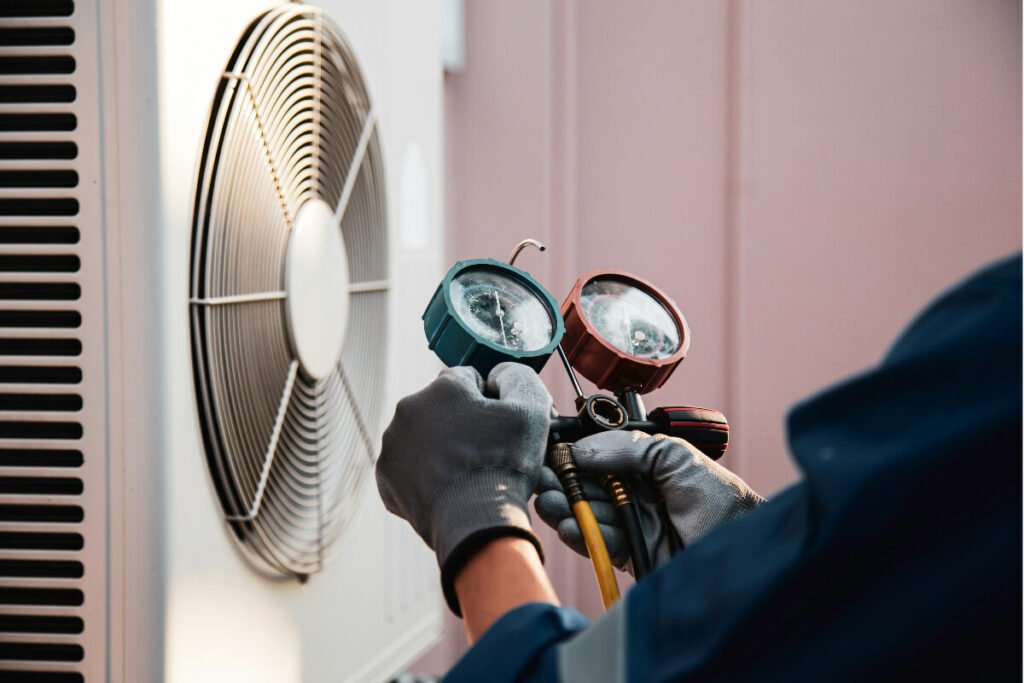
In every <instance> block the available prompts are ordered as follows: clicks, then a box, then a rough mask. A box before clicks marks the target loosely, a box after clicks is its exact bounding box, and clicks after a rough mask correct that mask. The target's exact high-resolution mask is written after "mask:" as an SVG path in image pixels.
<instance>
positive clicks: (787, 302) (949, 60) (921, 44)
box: [730, 0, 1021, 491]
mask: <svg viewBox="0 0 1024 683" xmlns="http://www.w3.org/2000/svg"><path fill="white" fill-rule="evenodd" d="M743 7H744V12H743V19H742V27H741V30H742V31H743V35H744V40H743V43H742V45H741V49H742V62H741V67H740V68H741V77H742V90H741V92H740V94H739V103H740V108H741V110H742V116H743V120H742V129H741V130H740V131H739V135H740V141H739V149H740V153H739V159H738V173H739V175H740V177H741V187H742V188H743V191H742V192H741V193H740V195H739V196H738V197H737V198H736V200H737V201H738V202H739V204H740V210H739V211H738V216H737V219H738V225H737V234H738V236H739V241H738V253H737V254H736V258H737V259H738V261H737V268H736V272H737V274H738V277H739V281H738V285H737V295H738V304H739V309H738V313H739V315H738V321H737V322H738V325H737V327H736V329H735V330H734V335H735V339H736V343H737V344H738V347H737V356H736V358H735V361H736V363H737V365H736V366H735V369H736V372H735V373H734V375H733V378H734V381H735V382H736V388H735V391H734V395H735V397H736V402H735V403H734V405H733V406H732V411H733V412H732V414H731V416H730V417H731V419H732V424H733V427H734V429H735V433H736V441H735V444H736V447H737V450H739V451H740V452H741V453H743V454H744V456H745V457H744V458H743V462H742V468H741V473H742V474H743V475H744V476H746V477H748V478H749V480H750V481H751V482H753V483H754V485H755V486H757V487H759V488H761V489H763V490H765V491H772V490H775V489H777V488H778V487H779V486H781V485H782V484H785V483H787V482H788V481H790V480H791V479H792V478H793V477H794V476H795V473H794V471H793V469H792V468H791V467H790V466H789V457H788V455H787V452H786V448H785V444H784V433H783V428H782V427H783V425H782V421H781V418H782V416H783V415H784V413H785V411H786V409H787V407H788V406H790V405H792V404H793V403H794V402H795V401H796V400H798V399H800V398H802V397H804V396H806V395H807V394H808V393H809V392H812V391H814V390H816V389H818V388H821V387H823V386H824V385H826V384H828V383H831V382H833V381H835V380H838V379H840V378H842V377H844V376H847V375H849V374H850V373H852V372H855V371H857V370H859V369H861V368H864V367H866V366H868V365H870V364H872V363H874V362H876V361H877V360H878V359H879V358H880V356H881V355H882V354H883V353H884V351H885V349H886V347H887V345H888V344H889V343H890V342H891V341H892V339H893V337H894V336H895V335H896V333H897V332H898V331H899V329H900V328H901V327H902V326H903V325H904V324H905V323H906V322H908V321H909V318H910V316H911V315H913V313H914V312H915V311H917V310H918V309H919V308H921V307H922V306H923V305H924V304H925V302H926V301H928V300H929V299H930V298H932V297H933V296H934V295H935V294H936V293H937V292H938V291H939V290H941V289H942V288H944V287H946V286H948V285H949V284H951V283H952V282H953V280H954V279H956V278H959V277H961V276H963V275H965V274H967V273H968V272H969V271H971V270H972V269H974V268H976V267H977V266H979V265H980V264H982V263H984V262H986V261H988V260H991V259H993V258H995V257H996V256H999V255H1002V254H1005V253H1008V252H1010V251H1012V250H1015V249H1019V248H1020V229H1021V213H1020V211H1021V203H1020V201H1021V197H1020V188H1021V169H1020V154H1021V128H1020V123H1021V108H1020V107H1021V91H1020V83H1021V73H1020V65H1021V57H1020V11H1021V10H1020V4H1019V3H1017V2H1010V1H1005V2H999V1H994V0H985V1H982V2H969V3H965V2H959V1H958V0H948V1H941V2H940V1H935V0H904V1H901V2H890V1H888V0H878V1H875V2H864V1H861V2H842V3H808V2H800V1H799V0H785V1H779V2H772V3H759V2H750V3H745V4H744V6H743Z"/></svg>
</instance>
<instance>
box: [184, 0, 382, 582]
mask: <svg viewBox="0 0 1024 683" xmlns="http://www.w3.org/2000/svg"><path fill="white" fill-rule="evenodd" d="M314 200H319V201H322V202H325V203H326V204H327V205H328V206H330V207H332V208H333V211H334V216H333V226H336V227H337V229H338V230H340V231H341V234H342V240H343V242H344V248H345V252H346V254H347V264H348V273H349V286H348V292H337V291H323V292H321V293H320V295H319V296H318V298H317V299H316V300H315V301H314V302H313V303H314V304H315V305H316V306H319V307H322V310H324V311H328V309H329V307H332V306H335V307H336V306H340V305H342V299H341V297H346V298H347V308H348V315H347V320H348V323H347V328H346V330H347V331H346V332H345V334H344V342H343V345H342V347H341V348H340V349H339V353H338V360H337V362H336V363H335V364H334V366H333V368H332V369H331V370H330V371H329V372H327V373H326V374H324V373H320V372H316V373H314V372H311V371H310V370H308V369H307V368H306V367H304V366H303V362H302V359H301V357H300V355H299V354H298V353H297V350H296V348H295V344H294V343H293V335H292V336H290V333H295V332H297V331H296V330H290V329H289V325H290V319H289V315H288V305H289V301H288V298H289V292H288V291H287V286H286V282H287V280H286V277H285V265H286V257H287V254H288V249H289V244H290V242H289V238H290V236H291V233H292V232H293V229H294V228H295V218H296V216H297V215H298V214H299V209H300V208H302V207H303V206H304V205H305V204H306V203H307V202H311V201H314ZM386 220H387V216H386V205H385V196H384V177H383V169H382V160H381V152H380V143H379V140H378V136H377V130H376V116H375V115H374V112H373V110H372V107H371V106H370V100H369V96H368V94H367V91H366V87H365V84H364V83H363V79H362V76H361V75H360V70H359V67H358V64H357V63H356V61H355V58H354V57H353V56H352V53H351V51H350V50H349V48H348V46H347V45H346V43H345V41H344V39H343V38H342V37H341V35H340V33H339V32H338V31H337V29H336V28H335V27H334V26H333V25H332V24H331V23H330V21H329V20H328V19H327V18H325V17H324V16H323V15H322V14H321V12H320V10H319V9H318V8H315V7H310V6H303V5H288V6H282V7H279V8H276V9H273V10H270V11H269V12H267V13H265V14H263V15H261V16H260V17H258V18H257V19H256V20H255V21H253V23H252V24H251V25H250V26H249V27H248V29H247V30H246V31H245V32H244V33H243V35H242V38H241V39H240V42H239V44H238V47H237V48H236V50H235V53H234V55H233V56H232V58H231V60H230V62H229V63H228V67H227V70H226V71H225V73H224V75H223V77H222V79H221V81H220V84H219V86H218V89H217V93H216V96H215V100H214V104H213V109H212V112H211V116H210V123H209V127H208V130H207V137H206V143H205V146H204V150H203V156H202V160H201V163H200V168H199V175H198V181H197V187H196V200H195V210H194V224H193V242H192V253H193V260H192V279H191V320H192V347H193V349H192V350H193V364H194V370H195V381H196V394H197V398H198V404H199V408H200V418H201V422H202V427H203V437H204V442H205V449H206V455H207V461H208V464H209V469H210V472H211V475H212V477H213V479H214V483H215V486H216V489H217V493H218V496H219V498H220V502H221V505H222V507H223V510H224V515H225V519H227V520H228V522H229V524H230V525H231V527H232V529H233V531H234V533H235V536H236V537H237V538H238V540H239V541H240V542H241V543H242V545H243V547H244V548H246V549H247V550H248V551H249V552H250V555H252V556H253V557H254V558H258V560H259V561H260V564H261V565H262V566H263V567H264V568H266V569H269V570H271V571H272V572H274V573H281V574H289V575H295V576H299V577H300V578H301V577H304V576H306V575H308V574H310V573H312V572H315V571H317V570H319V569H320V568H321V567H322V566H323V563H324V559H325V553H326V551H327V549H328V548H329V546H330V545H331V543H332V542H333V541H334V540H335V539H337V538H338V537H339V536H340V535H341V534H342V533H343V532H344V530H345V528H346V526H347V524H348V523H349V522H350V521H351V518H352V516H353V514H354V513H355V511H356V508H357V507H358V504H359V500H360V494H361V493H362V492H364V491H365V489H366V487H365V486H364V485H363V484H364V483H365V478H366V476H367V474H368V473H369V472H370V471H371V469H372V466H373V461H374V457H375V453H376V439H377V430H378V423H379V420H380V405H381V399H382V395H381V384H382V379H383V372H384V347H385V345H386V308H387V287H388V282H387V276H388V273H387V244H386ZM328 317H329V316H328Z"/></svg>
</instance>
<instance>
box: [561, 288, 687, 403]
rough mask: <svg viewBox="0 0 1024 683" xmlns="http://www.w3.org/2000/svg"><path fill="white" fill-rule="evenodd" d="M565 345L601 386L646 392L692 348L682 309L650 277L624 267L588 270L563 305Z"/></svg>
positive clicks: (582, 371)
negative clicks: (649, 280)
mask: <svg viewBox="0 0 1024 683" xmlns="http://www.w3.org/2000/svg"><path fill="white" fill-rule="evenodd" d="M562 316H563V317H564V318H565V337H564V338H563V340H562V346H563V347H564V349H565V353H566V355H567V356H568V358H569V362H570V363H571V364H572V366H573V367H574V368H576V370H577V371H578V372H579V373H580V374H581V375H583V376H584V377H586V378H587V379H589V380H590V381H591V382H593V383H594V384H596V385H597V386H598V387H599V388H601V389H607V390H610V391H613V392H615V393H618V392H620V391H622V390H623V389H634V390H635V391H637V392H638V393H641V394H646V393H648V392H650V391H654V390H655V389H657V388H658V387H660V386H661V385H662V384H664V383H665V382H666V381H667V380H668V378H669V377H670V376H671V375H672V372H673V371H674V370H675V369H676V366H677V365H679V362H680V361H682V360H683V358H685V357H686V351H687V349H689V348H690V328H689V327H688V326H687V324H686V319H685V318H684V317H683V314H682V313H680V311H679V308H678V307H677V306H676V305H675V303H673V302H672V300H671V299H669V298H668V297H667V296H665V294H664V293H662V292H661V290H659V289H658V288H657V287H655V286H654V285H652V284H651V283H649V282H647V281H646V280H644V279H642V278H639V277H637V276H636V275H630V274H629V273H625V272H622V271H619V270H600V271H596V272H593V273H588V274H587V275H584V276H583V277H581V278H580V279H578V280H577V281H576V284H575V285H573V288H572V292H570V293H569V296H568V297H567V298H566V300H565V302H563V303H562Z"/></svg>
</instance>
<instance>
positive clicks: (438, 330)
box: [423, 259, 565, 378]
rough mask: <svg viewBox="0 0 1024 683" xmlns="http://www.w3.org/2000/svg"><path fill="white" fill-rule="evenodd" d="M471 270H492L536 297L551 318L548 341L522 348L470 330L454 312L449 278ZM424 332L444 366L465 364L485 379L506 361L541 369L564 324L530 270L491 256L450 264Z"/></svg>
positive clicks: (425, 320) (433, 299)
mask: <svg viewBox="0 0 1024 683" xmlns="http://www.w3.org/2000/svg"><path fill="white" fill-rule="evenodd" d="M471 269H472V270H484V271H491V272H493V273H494V274H496V275H500V276H503V277H505V278H508V279H509V280H512V281H513V282H515V283H516V284H518V285H520V286H521V287H522V288H523V289H525V290H527V291H528V292H529V293H530V294H531V295H534V296H536V298H537V300H538V301H539V302H540V304H541V305H542V306H543V307H544V309H545V310H546V312H547V314H548V316H549V317H550V318H551V332H552V335H551V341H550V342H548V343H547V344H545V345H544V346H542V347H540V348H537V349H533V350H530V351H524V350H519V349H512V348H508V347H507V346H503V345H501V344H497V343H495V342H493V341H491V340H489V339H486V338H484V337H482V336H481V335H479V334H477V333H476V332H475V331H473V330H472V329H471V328H470V326H469V325H468V324H467V323H466V322H465V321H464V320H463V319H462V317H461V316H459V314H458V313H457V312H456V307H455V304H454V303H453V301H452V295H451V291H452V281H453V280H455V278H456V277H458V275H459V274H460V273H463V272H465V271H467V270H471ZM423 331H424V332H425V333H426V335H427V343H428V346H429V347H430V349H431V350H433V352H434V353H436V354H437V357H438V358H440V359H441V360H442V361H443V362H444V364H445V365H447V366H449V367H454V366H458V365H468V366H471V367H474V368H476V369H477V371H478V372H479V373H480V374H481V375H482V376H483V377H485V378H486V377H487V375H488V374H489V373H490V372H491V370H492V369H493V368H494V366H495V365H497V364H499V363H504V362H506V361H512V362H516V363H522V364H523V365H528V366H530V367H531V368H533V369H534V370H536V371H538V372H540V370H541V368H543V367H544V365H545V363H547V362H548V358H550V357H551V354H552V353H554V352H555V349H556V348H557V347H558V344H559V343H560V342H561V341H562V336H563V335H564V334H565V323H564V321H563V320H562V314H561V311H560V310H559V308H558V302H557V301H555V298H554V297H553V296H551V294H550V293H549V292H548V290H546V289H544V287H543V286H542V285H541V284H540V283H539V282H537V281H536V280H535V279H534V278H533V276H531V275H530V274H529V273H527V272H526V271H524V270H520V269H519V268H516V267H515V266H512V265H509V264H508V263H503V262H501V261H495V260H494V259H471V260H468V261H459V262H458V263H456V264H455V265H454V266H452V268H451V270H449V271H448V274H447V275H445V277H444V280H442V281H441V284H440V285H438V287H437V290H435V291H434V295H433V296H432V297H431V298H430V303H428V304H427V309H426V310H425V311H424V312H423Z"/></svg>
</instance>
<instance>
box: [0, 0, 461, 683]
mask: <svg viewBox="0 0 1024 683" xmlns="http://www.w3.org/2000/svg"><path fill="white" fill-rule="evenodd" d="M318 5H319V6H320V7H322V8H323V10H324V12H325V13H326V14H327V15H328V16H330V17H331V18H332V19H333V21H334V22H335V23H336V24H337V25H338V26H339V27H340V28H341V30H342V31H343V32H344V34H345V37H346V38H347V40H348V41H349V43H350V45H351V47H352V48H353V51H354V53H355V55H356V57H357V58H358V60H359V62H360V65H361V67H362V70H363V74H364V76H365V78H366V81H367V83H368V88H369V90H370V92H371V93H372V96H373V101H374V103H375V106H376V111H377V115H378V117H379V119H378V130H379V133H380V137H381V147H382V152H383V160H384V168H385V171H386V180H387V195H388V203H389V207H388V209H389V210H388V215H389V217H390V225H389V226H388V230H389V234H388V245H389V267H388V272H389V283H388V286H389V296H388V301H389V303H388V307H389V308H388V318H387V319H388V342H387V345H386V348H384V349H381V350H382V352H384V353H386V358H387V362H386V372H385V375H386V376H384V377H381V378H380V381H381V382H382V383H383V386H384V389H385V391H384V396H385V398H384V401H383V406H382V413H383V415H385V416H387V415H390V413H391V410H392V407H393V405H394V402H395V401H396V400H397V399H398V398H399V397H401V396H402V395H404V394H405V393H408V392H409V391H411V390H413V389H415V388H418V387H419V386H422V385H423V384H425V383H426V382H427V381H429V379H430V378H431V377H432V376H433V375H434V374H435V372H436V368H437V365H436V362H435V360H434V359H433V358H432V357H431V356H430V355H429V351H427V350H426V349H425V347H424V345H423V344H421V343H409V344H406V343H403V342H404V341H405V340H419V339H420V336H421V334H422V332H421V331H420V326H419V325H420V320H419V315H420V312H421V309H422V306H423V304H424V301H425V297H426V296H427V295H428V294H429V292H430V291H431V290H432V289H433V287H434V285H435V284H436V282H437V281H438V279H439V278H440V276H441V274H442V273H441V270H440V267H441V261H440V259H441V248H440V238H439V227H440V215H441V194H440V189H441V188H440V181H439V178H440V153H441V148H440V144H441V143H440V130H441V122H440V105H441V85H442V72H441V65H440V54H441V50H440V37H439V30H440V20H439V13H440V10H439V3H438V2H421V1H419V0H416V1H413V0H409V1H408V2H400V1H398V0H383V1H381V0H324V1H323V2H319V3H318ZM271 6H272V5H271V4H269V3H266V2H261V1H259V0H219V1H217V2H208V1H207V2H201V1H199V0H174V2H158V1H157V0H102V2H101V1H100V0H74V1H73V2H72V0H24V1H22V0H18V2H12V3H10V5H9V7H10V8H19V7H25V8H27V9H26V11H25V14H26V15H27V16H21V17H8V16H5V12H8V13H10V12H16V11H17V10H15V9H11V10H5V9H4V8H0V29H3V30H4V31H6V35H7V36H8V39H7V40H6V41H5V40H0V43H3V44H2V45H0V181H6V182H0V671H12V672H13V671H24V672H27V671H49V672H54V673H60V672H63V673H65V674H67V675H66V676H65V677H64V680H67V681H75V680H85V681H103V680H114V681H159V680H170V681H189V682H202V681H234V680H238V681H242V680H244V681H284V682H288V681H295V682H298V681H380V680H386V679H387V677H388V676H390V675H391V674H393V673H395V672H397V671H399V670H400V669H401V668H402V666H403V664H404V663H406V662H407V661H408V660H409V659H410V658H412V657H413V656H414V655H415V654H416V653H417V652H419V651H420V650H422V649H423V648H424V647H425V646H426V645H427V644H429V643H430V642H431V641H432V640H433V639H434V638H435V637H436V635H437V633H438V632H439V629H440V602H439V600H438V597H437V591H436V584H437V578H436V569H434V565H433V558H432V557H431V556H430V555H429V553H428V552H427V551H426V550H425V548H423V546H422V544H421V543H420V542H419V540H418V539H417V538H416V537H415V535H414V534H413V533H412V532H411V530H409V529H408V528H407V525H405V524H404V523H402V522H399V521H398V520H397V519H395V518H393V517H391V516H390V515H389V514H388V513H387V512H386V511H384V510H383V507H382V505H381V503H380V501H379V499H378V497H377V496H376V495H375V494H372V495H366V496H363V501H364V502H363V503H362V506H361V508H360V512H359V513H358V515H357V516H356V521H355V522H354V523H353V524H352V525H350V528H349V529H348V530H347V531H346V532H345V533H344V535H343V537H342V538H341V539H340V540H339V543H338V546H339V547H338V548H337V549H336V551H335V552H334V559H333V561H331V562H329V563H328V564H327V565H326V566H325V568H324V569H323V571H321V572H319V573H316V574H314V575H312V576H311V577H310V578H309V580H308V581H307V582H306V583H304V584H300V583H299V582H297V581H295V580H282V579H272V578H267V577H266V576H264V575H263V574H261V573H260V572H258V571H256V570H255V569H254V568H253V567H252V565H251V563H250V562H249V561H248V558H247V557H246V556H245V554H244V553H243V552H242V551H240V550H239V548H238V547H237V544H236V543H235V542H234V540H233V539H232V538H231V537H230V532H229V530H228V526H227V525H226V524H225V522H224V521H223V520H222V514H221V511H220V509H219V505H218V501H217V498H216V495H215V493H214V490H213V487H212V485H211V481H210V476H209V474H208V472H207V469H206V462H205V459H204V456H203V446H202V442H201V437H200V434H199V418H198V416H197V410H196V401H195V391H194V388H193V374H192V366H191V358H190V344H189V301H188V299H189V259H190V257H189V248H190V245H189V237H190V235H189V230H190V223H191V210H192V197H193V190H194V187H193V185H194V182H195V176H196V165H197V161H198V156H199V150H200V146H201V144H202V136H203V133H204V131H205V128H206V123H207V120H208V118H209V112H210V106H211V101H212V98H213V93H214V89H215V87H216V85H217V83H218V80H219V79H220V78H221V75H222V72H223V70H224V66H225V64H226V63H227V61H228V58H229V56H230V55H231V52H232V50H233V48H234V45H235V43H236V41H237V39H238V36H239V32H240V31H241V30H242V29H243V28H244V27H245V26H247V25H248V24H249V22H250V21H251V20H252V19H253V18H254V17H255V16H256V15H257V14H259V13H260V12H262V11H264V10H266V9H267V8H268V7H271ZM33 13H34V14H33ZM43 15H48V16H43ZM12 29H13V30H12ZM22 29H24V30H22ZM0 33H2V32H0ZM10 36H14V38H13V39H11V38H10ZM33 41H35V42H33ZM69 60H70V64H71V66H70V67H69V66H68V65H69ZM25 86H27V87H25ZM68 86H70V87H71V88H73V91H69V90H68ZM68 92H73V94H72V95H71V96H70V97H69V96H68V95H67V93H68ZM69 145H70V146H71V147H73V149H74V153H73V154H72V153H70V152H68V149H70V148H71V147H69ZM40 297H43V298H40ZM301 314H302V315H304V316H307V318H308V316H309V311H305V310H304V311H302V312H301ZM337 323H338V321H335V324H336V325H337ZM348 327H349V329H348V334H352V333H354V332H357V331H354V330H353V329H352V326H351V325H349V326H348ZM310 334H311V335H312V337H311V339H312V341H313V342H314V343H315V342H316V333H315V332H313V333H310ZM330 343H335V342H333V341H332V342H330ZM311 353H313V354H316V353H317V352H316V351H315V350H314V351H311ZM253 371H254V372H258V368H254V369H253ZM373 438H374V439H378V438H379V435H378V434H375V435H373ZM366 485H367V486H369V487H373V486H374V484H373V482H372V477H371V478H370V481H367V482H366ZM16 603H20V604H16ZM11 617H14V618H13V619H12V618H11ZM37 617H44V618H43V619H42V620H37V621H36V622H33V620H35V619H36V618H37ZM79 620H80V621H79ZM32 623H42V624H44V625H46V626H45V628H46V629H49V631H48V632H38V631H39V629H38V628H36V632H33V631H32V628H34V627H33V626H31V624H32ZM11 675H12V676H13V675H15V674H11ZM25 675H26V676H28V675H29V674H27V673H26V674H25ZM53 680H58V679H53Z"/></svg>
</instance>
